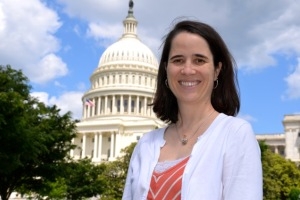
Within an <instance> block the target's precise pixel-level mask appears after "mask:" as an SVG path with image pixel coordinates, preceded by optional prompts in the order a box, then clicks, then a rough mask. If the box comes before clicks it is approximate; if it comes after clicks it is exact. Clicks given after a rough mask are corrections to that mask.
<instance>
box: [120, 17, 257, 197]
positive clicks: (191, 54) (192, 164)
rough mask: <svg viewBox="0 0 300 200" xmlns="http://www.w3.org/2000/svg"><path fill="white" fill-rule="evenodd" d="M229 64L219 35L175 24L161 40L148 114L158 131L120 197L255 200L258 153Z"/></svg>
mask: <svg viewBox="0 0 300 200" xmlns="http://www.w3.org/2000/svg"><path fill="white" fill-rule="evenodd" d="M234 64H235V62H234V59H233V58H232V56H231V54H230V52H229V51H228V49H227V47H226V45H225V43H224V41H223V40H222V38H221V37H220V35H219V34H218V33H217V32H216V31H215V30H214V29H213V28H212V27H210V26H209V25H207V24H204V23H201V22H198V21H189V20H186V21H181V22H179V23H177V24H176V25H175V27H174V28H173V30H171V31H170V32H169V34H168V35H167V36H166V38H165V41H164V46H163V51H162V56H161V60H160V65H159V70H158V77H157V78H158V79H157V90H156V94H155V98H154V102H153V111H154V112H155V113H156V115H157V117H158V118H160V119H161V120H163V121H165V122H167V123H168V124H169V125H168V126H167V127H165V128H161V129H156V130H153V131H151V132H149V133H147V134H145V135H144V136H143V137H142V138H141V140H140V141H139V142H138V144H137V146H136V147H135V150H134V152H133V154H132V157H131V161H130V166H129V169H128V174H127V179H126V184H125V189H124V193H123V199H124V200H125V199H126V200H127V199H128V200H129V199H134V200H141V199H167V200H169V199H185V200H193V199H201V200H219V199H223V200H241V199H243V200H259V199H262V167H261V161H260V149H259V145H258V143H257V140H256V138H255V135H254V133H253V130H252V128H251V125H250V124H249V123H248V122H246V121H244V120H242V119H239V118H236V117H234V116H236V115H237V113H238V112H239V108H240V100H239V95H238V88H237V86H238V84H237V78H236V73H235V70H236V68H235V65H234Z"/></svg>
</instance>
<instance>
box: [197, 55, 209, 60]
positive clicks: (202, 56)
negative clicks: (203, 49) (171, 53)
mask: <svg viewBox="0 0 300 200" xmlns="http://www.w3.org/2000/svg"><path fill="white" fill-rule="evenodd" d="M195 56H196V57H200V58H204V59H208V57H207V56H205V55H203V54H195Z"/></svg>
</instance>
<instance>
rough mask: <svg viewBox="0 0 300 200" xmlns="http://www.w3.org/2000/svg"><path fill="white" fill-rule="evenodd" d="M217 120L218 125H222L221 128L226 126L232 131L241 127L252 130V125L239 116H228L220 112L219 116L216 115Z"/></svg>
mask: <svg viewBox="0 0 300 200" xmlns="http://www.w3.org/2000/svg"><path fill="white" fill-rule="evenodd" d="M217 120H218V121H219V123H218V125H219V126H222V127H223V128H225V127H226V128H227V129H230V130H231V131H234V130H236V131H237V130H241V129H251V131H252V126H251V124H250V123H249V122H248V121H246V120H244V119H242V118H239V117H233V116H228V115H225V114H223V113H221V114H220V115H219V116H218V119H217Z"/></svg>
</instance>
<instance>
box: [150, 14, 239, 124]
mask: <svg viewBox="0 0 300 200" xmlns="http://www.w3.org/2000/svg"><path fill="white" fill-rule="evenodd" d="M181 32H188V33H193V34H197V35H199V36H201V37H202V38H204V39H205V40H206V42H207V43H208V46H209V48H210V51H211V53H212V55H213V62H214V66H215V68H217V67H218V63H219V62H221V63H222V69H221V71H220V73H219V76H218V86H217V87H216V88H215V89H213V92H212V96H211V103H212V106H213V107H214V109H215V110H216V111H218V112H220V113H224V114H227V115H231V116H235V115H237V114H238V112H239V109H240V99H239V88H238V80H237V74H236V71H237V69H236V64H235V61H234V58H233V57H232V55H231V53H230V52H229V50H228V48H227V46H226V44H225V42H224V41H223V39H222V38H221V36H220V35H219V34H218V33H217V32H216V31H215V30H214V29H213V28H212V27H211V26H209V25H207V24H205V23H202V22H199V21H192V20H184V21H180V22H178V23H177V24H175V26H174V28H173V29H172V30H171V31H170V32H169V33H168V34H167V35H166V36H165V37H164V38H165V39H164V42H163V44H162V45H163V50H162V54H161V59H160V63H159V69H158V75H157V88H156V93H155V96H154V101H153V103H152V104H151V105H152V106H153V111H154V113H155V114H156V116H157V117H158V118H159V119H161V120H162V121H165V122H172V123H176V122H177V120H178V104H177V99H176V97H175V96H174V94H173V93H172V91H171V90H170V89H169V88H168V87H167V86H166V84H165V81H166V79H167V73H166V70H165V67H166V64H167V62H168V59H169V52H170V49H171V43H172V41H173V39H174V37H175V36H176V35H177V34H178V33H181Z"/></svg>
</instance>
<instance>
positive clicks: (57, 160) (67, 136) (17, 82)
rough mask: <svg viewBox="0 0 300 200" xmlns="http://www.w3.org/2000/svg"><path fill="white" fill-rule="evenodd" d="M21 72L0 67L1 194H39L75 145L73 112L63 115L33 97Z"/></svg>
mask: <svg viewBox="0 0 300 200" xmlns="http://www.w3.org/2000/svg"><path fill="white" fill-rule="evenodd" d="M30 89H31V87H30V86H29V85H28V79H27V78H26V77H25V76H24V75H23V74H22V72H21V71H17V70H14V69H12V68H11V67H10V66H6V67H4V66H0V160H1V163H0V195H1V199H2V200H6V199H8V198H9V196H10V194H11V193H12V192H13V191H20V192H22V193H23V192H24V193H39V192H40V191H42V190H45V184H46V183H47V182H48V181H52V180H55V178H56V176H57V175H59V174H60V173H61V167H62V164H63V163H64V162H65V161H66V160H67V155H68V153H69V151H70V150H71V149H72V148H74V146H73V145H72V143H71V140H72V139H73V138H74V137H75V136H76V124H75V122H74V121H72V120H71V113H70V112H68V113H66V114H64V115H60V114H59V112H60V110H59V109H58V108H57V107H56V106H51V107H50V106H46V105H45V104H43V103H41V102H39V101H38V100H37V99H35V98H33V97H31V96H30Z"/></svg>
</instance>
